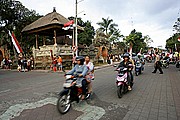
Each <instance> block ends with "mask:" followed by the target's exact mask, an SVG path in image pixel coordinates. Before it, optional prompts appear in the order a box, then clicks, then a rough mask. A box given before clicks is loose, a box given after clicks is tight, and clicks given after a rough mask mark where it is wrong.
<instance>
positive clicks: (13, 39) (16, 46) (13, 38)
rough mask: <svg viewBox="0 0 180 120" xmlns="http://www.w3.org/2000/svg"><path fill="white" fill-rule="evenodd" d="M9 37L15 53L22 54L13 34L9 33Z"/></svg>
mask: <svg viewBox="0 0 180 120" xmlns="http://www.w3.org/2000/svg"><path fill="white" fill-rule="evenodd" d="M9 35H10V36H11V40H12V43H13V45H14V47H15V48H16V50H17V52H18V53H22V48H21V47H20V45H19V43H18V41H17V39H16V37H15V35H14V33H13V32H12V34H11V32H10V31H9Z"/></svg>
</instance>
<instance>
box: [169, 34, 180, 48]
mask: <svg viewBox="0 0 180 120" xmlns="http://www.w3.org/2000/svg"><path fill="white" fill-rule="evenodd" d="M179 36H180V33H176V34H174V35H173V36H171V37H170V38H168V39H167V40H166V48H167V49H171V50H172V51H176V47H177V48H178V47H179V46H180V42H178V38H179ZM175 44H176V46H175Z"/></svg>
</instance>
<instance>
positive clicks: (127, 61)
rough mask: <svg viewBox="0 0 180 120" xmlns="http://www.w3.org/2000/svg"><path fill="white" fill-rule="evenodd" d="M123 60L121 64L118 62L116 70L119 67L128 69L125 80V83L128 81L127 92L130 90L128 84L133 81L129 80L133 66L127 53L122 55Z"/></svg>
mask: <svg viewBox="0 0 180 120" xmlns="http://www.w3.org/2000/svg"><path fill="white" fill-rule="evenodd" d="M123 58H124V60H123V61H122V62H120V64H119V66H118V68H120V67H125V68H128V78H127V81H128V90H131V86H130V84H131V82H132V81H133V80H131V79H132V69H133V65H132V62H130V55H129V53H125V54H124V55H123ZM118 68H117V69H118Z"/></svg>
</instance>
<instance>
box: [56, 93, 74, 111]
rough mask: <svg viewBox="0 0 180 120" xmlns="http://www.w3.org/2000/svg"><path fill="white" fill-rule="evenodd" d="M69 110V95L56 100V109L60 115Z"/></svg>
mask: <svg viewBox="0 0 180 120" xmlns="http://www.w3.org/2000/svg"><path fill="white" fill-rule="evenodd" d="M70 108H71V103H70V95H69V94H64V95H61V96H60V97H59V98H58V101H57V109H58V111H59V112H60V113H61V114H65V113H67V112H68V111H69V109H70Z"/></svg>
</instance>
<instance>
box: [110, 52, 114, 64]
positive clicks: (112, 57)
mask: <svg viewBox="0 0 180 120" xmlns="http://www.w3.org/2000/svg"><path fill="white" fill-rule="evenodd" d="M113 59H114V56H113V55H112V54H111V55H110V64H111V65H112V64H113Z"/></svg>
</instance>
